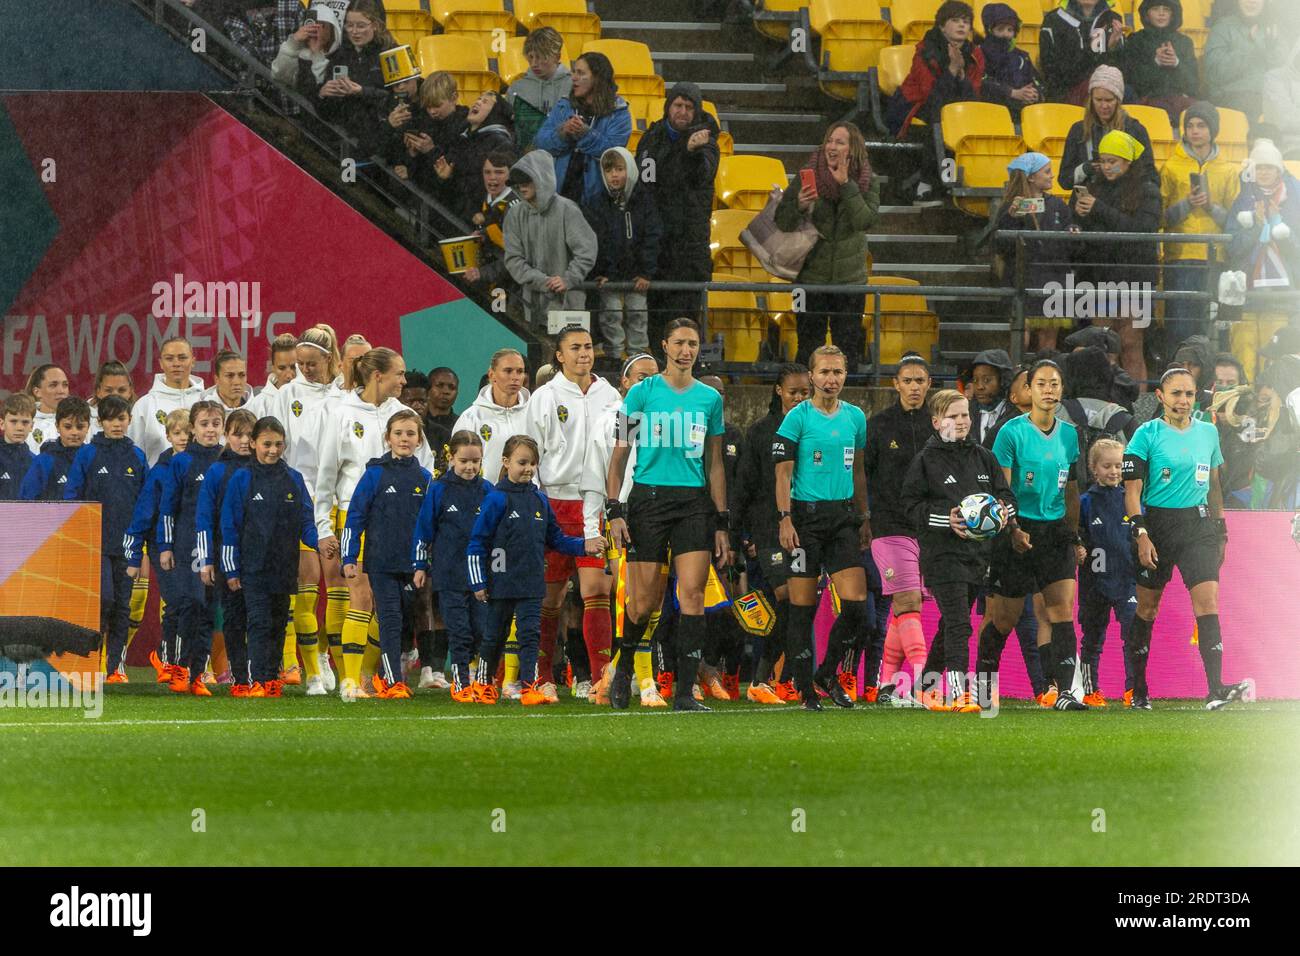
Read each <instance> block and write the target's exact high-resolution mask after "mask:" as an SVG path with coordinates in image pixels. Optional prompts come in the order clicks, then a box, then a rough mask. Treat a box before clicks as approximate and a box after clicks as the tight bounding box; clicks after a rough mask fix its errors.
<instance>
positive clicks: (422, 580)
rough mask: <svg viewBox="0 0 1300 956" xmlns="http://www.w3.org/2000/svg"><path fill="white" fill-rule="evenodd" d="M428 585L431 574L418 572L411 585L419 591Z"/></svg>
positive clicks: (413, 576)
mask: <svg viewBox="0 0 1300 956" xmlns="http://www.w3.org/2000/svg"><path fill="white" fill-rule="evenodd" d="M428 583H429V574H428V572H426V571H416V572H415V574H414V575H412V577H411V584H413V585H414V586H415V589H416V590H417V591H418V590H420V589H421V588H423V587H424V586H425V585H426V584H428Z"/></svg>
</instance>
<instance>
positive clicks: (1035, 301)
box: [994, 152, 1074, 351]
mask: <svg viewBox="0 0 1300 956" xmlns="http://www.w3.org/2000/svg"><path fill="white" fill-rule="evenodd" d="M1007 174H1008V175H1007V185H1006V188H1005V189H1004V190H1003V193H1002V201H1001V202H1000V203H999V204H998V205H997V206H995V207H994V210H995V212H994V216H995V217H996V218H995V219H994V223H995V228H996V229H999V230H1002V229H1008V230H1011V229H1015V230H1024V229H1034V230H1041V231H1044V232H1063V231H1067V230H1069V229H1071V228H1072V227H1073V224H1074V219H1073V216H1071V214H1070V207H1069V206H1067V205H1066V204H1065V202H1064V201H1063V200H1062V199H1061V198H1060V197H1058V196H1053V195H1052V194H1051V193H1050V192H1049V190H1050V189H1051V188H1052V161H1051V160H1050V159H1048V158H1047V157H1046V156H1044V155H1043V154H1042V153H1034V152H1029V153H1024V154H1023V155H1020V156H1017V157H1016V158H1015V159H1013V160H1012V161H1011V163H1010V164H1009V165H1008V166H1007ZM996 248H997V253H998V256H999V257H1000V259H1001V264H1002V284H1003V285H1006V286H1010V285H1014V284H1015V282H1016V259H1015V256H1016V241H1015V240H1014V239H1010V238H1008V239H999V240H998V241H997V243H996ZM1069 268H1070V246H1069V244H1068V243H1066V242H1062V241H1060V240H1059V239H1058V240H1053V239H1031V240H1028V241H1026V242H1025V287H1026V288H1029V289H1041V288H1043V287H1044V286H1045V285H1047V284H1048V283H1049V282H1059V283H1062V284H1064V282H1065V273H1066V271H1067V270H1068V269H1069ZM1043 311H1044V310H1043V297H1042V296H1039V295H1035V296H1031V297H1030V298H1029V299H1028V300H1027V301H1026V303H1025V316H1026V318H1025V331H1026V338H1027V340H1028V341H1027V344H1028V345H1029V348H1030V349H1031V350H1033V351H1037V350H1039V349H1054V348H1056V340H1057V336H1058V335H1059V334H1060V331H1061V329H1063V328H1069V326H1070V324H1071V320H1070V319H1059V318H1058V319H1048V318H1040V316H1042V314H1043ZM1031 316H1032V318H1031Z"/></svg>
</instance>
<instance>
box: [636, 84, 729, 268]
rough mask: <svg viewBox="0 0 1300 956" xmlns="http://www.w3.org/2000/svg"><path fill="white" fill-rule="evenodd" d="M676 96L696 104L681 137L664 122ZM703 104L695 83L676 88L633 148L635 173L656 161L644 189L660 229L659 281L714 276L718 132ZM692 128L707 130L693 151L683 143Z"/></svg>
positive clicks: (676, 85) (671, 90)
mask: <svg viewBox="0 0 1300 956" xmlns="http://www.w3.org/2000/svg"><path fill="white" fill-rule="evenodd" d="M679 96H680V97H685V98H686V99H689V100H690V101H691V102H692V103H694V104H695V122H694V124H693V125H692V126H690V127H688V128H687V130H684V131H682V132H681V133H678V132H676V131H675V130H673V129H672V127H671V126H670V125H669V122H668V108H669V106H670V105H671V104H672V102H673V100H675V99H677V98H678V97H679ZM702 104H703V97H702V95H701V93H700V88H699V87H698V86H696V85H695V84H694V83H677V84H675V85H674V86H673V88H672V89H670V90H669V91H668V96H667V97H666V98H665V100H664V118H663V119H661V120H657V121H656V122H654V123H653V124H651V126H650V128H649V129H648V130H646V132H645V135H644V136H642V137H641V142H640V143H639V144H638V145H637V149H636V164H637V168H638V169H640V170H645V169H646V163H645V161H646V159H653V160H654V171H655V179H654V182H650V181H649V177H646V182H645V183H644V185H645V187H647V188H648V190H649V192H650V193H651V195H652V196H653V197H654V200H655V206H656V208H657V209H658V210H659V221H660V223H661V224H662V225H663V242H662V244H661V245H660V250H659V277H660V278H674V279H695V278H705V279H707V278H708V277H709V275H710V274H711V272H712V267H711V261H710V256H709V217H710V215H711V214H712V212H713V180H714V178H715V177H716V176H717V174H718V160H719V156H720V154H719V152H718V133H719V129H718V124H717V123H716V122H715V121H714V119H713V117H712V116H710V115H709V114H708V113H705V112H704V107H703V105H702ZM696 129H707V130H708V131H709V141H708V142H707V143H706V144H705V145H703V146H701V147H700V148H699V149H696V150H694V151H691V150H688V149H687V148H686V142H687V140H689V139H690V136H691V133H692V132H694V131H695V130H696Z"/></svg>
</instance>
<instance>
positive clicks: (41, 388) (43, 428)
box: [24, 365, 69, 455]
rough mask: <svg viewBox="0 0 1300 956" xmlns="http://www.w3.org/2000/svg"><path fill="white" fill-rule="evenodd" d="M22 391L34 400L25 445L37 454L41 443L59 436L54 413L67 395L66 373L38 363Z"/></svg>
mask: <svg viewBox="0 0 1300 956" xmlns="http://www.w3.org/2000/svg"><path fill="white" fill-rule="evenodd" d="M24 391H26V392H27V394H28V395H30V396H31V397H32V399H33V400H34V401H35V402H36V414H35V416H33V418H32V430H31V431H30V432H28V433H27V447H28V448H30V449H31V450H32V454H34V455H39V454H40V453H41V446H42V445H43V444H45V443H46V442H47V441H55V440H57V439H58V437H59V427H58V424H57V422H56V420H55V416H54V413H55V410H56V409H57V408H58V407H59V402H61V401H63V400H64V399H65V398H67V397H68V394H69V392H68V374H67V373H66V372H65V371H63V369H61V368H59V367H58V366H57V365H39V366H37V367H36V368H35V369H33V370H32V374H31V375H29V376H27V387H26V388H25V389H24Z"/></svg>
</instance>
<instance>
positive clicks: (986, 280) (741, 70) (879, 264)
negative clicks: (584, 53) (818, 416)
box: [595, 0, 1007, 365]
mask: <svg viewBox="0 0 1300 956" xmlns="http://www.w3.org/2000/svg"><path fill="white" fill-rule="evenodd" d="M698 6H699V0H656V2H655V3H654V4H653V5H652V6H651V5H647V4H646V3H645V2H644V0H598V2H597V3H596V4H595V9H596V12H597V13H599V14H600V17H601V23H602V35H603V36H605V37H608V38H611V39H625V40H637V41H640V42H642V43H645V44H646V45H647V46H649V47H650V50H651V54H652V56H653V58H654V62H655V66H656V69H657V70H658V72H659V75H660V76H662V77H663V78H664V85H665V88H667V89H671V88H672V85H673V84H674V83H676V82H679V81H683V80H689V81H691V82H693V83H695V84H696V85H698V86H699V87H700V90H701V91H702V93H703V94H704V98H705V99H706V100H709V101H711V102H712V103H713V104H714V105H715V106H716V107H717V110H718V118H719V119H720V120H721V122H722V125H723V128H724V129H726V130H727V131H728V132H730V133H731V135H732V137H733V138H734V140H735V151H736V153H737V154H740V153H756V154H759V155H765V156H772V157H775V158H777V159H779V160H781V162H782V163H783V165H784V166H785V168H786V172H787V175H788V176H790V177H791V178H793V177H794V176H795V175H796V174H797V171H798V169H799V167H800V166H802V165H803V164H804V162H805V161H806V160H807V158H808V156H809V154H810V153H812V151H813V150H814V149H816V148H817V146H818V145H819V144H820V142H821V138H822V134H823V132H824V131H825V129H826V127H827V126H828V125H829V124H830V123H832V122H834V121H835V120H838V119H843V118H848V119H854V117H852V116H848V115H846V114H849V113H850V111H851V110H852V109H853V107H852V104H849V103H845V102H843V101H840V100H836V99H832V98H831V97H829V96H827V95H825V94H824V93H823V92H822V91H821V89H820V88H819V87H818V85H817V80H816V78H815V77H814V76H812V75H810V74H809V72H808V69H807V66H806V64H805V63H804V61H803V59H802V58H801V57H795V58H791V59H789V60H787V61H786V62H785V63H782V64H780V65H779V66H778V65H776V64H775V61H776V59H777V58H778V56H779V55H780V53H781V52H782V48H781V46H780V44H778V43H776V42H775V41H773V40H771V39H769V38H767V37H764V36H762V35H760V34H759V33H758V31H756V30H755V29H754V28H753V26H752V25H751V24H748V23H745V24H726V23H719V22H718V21H717V20H716V19H714V20H709V21H702V20H700V19H699V15H698V13H697V12H696V8H697V7H698ZM649 16H653V17H654V19H648V17H649ZM856 122H857V123H858V125H859V127H860V128H862V129H863V131H864V135H866V136H867V139H868V150H869V153H870V155H871V159H872V165H873V167H874V168H875V170H876V172H877V173H878V175H879V176H880V179H881V186H882V192H881V203H882V204H881V207H880V212H881V217H880V220H879V221H878V222H877V223H876V225H875V226H874V227H873V228H872V231H871V233H870V235H869V241H870V246H871V252H872V257H873V267H872V271H873V273H874V274H876V275H888V276H901V277H904V278H909V279H915V280H917V281H919V282H920V283H921V284H922V285H951V286H968V287H969V286H980V287H983V286H988V285H989V284H990V283H991V278H990V270H989V259H988V254H987V252H985V253H982V254H981V255H980V256H978V257H976V256H974V255H972V253H971V252H970V251H969V250H968V248H967V245H968V244H967V241H966V238H967V236H968V235H969V234H972V233H974V232H976V231H978V230H979V229H980V228H982V226H983V225H984V224H983V223H982V222H980V221H978V220H975V219H972V218H971V217H969V216H967V215H965V214H963V213H961V212H958V211H957V210H955V209H953V208H950V207H947V206H941V207H936V206H926V207H922V206H914V205H911V204H910V203H908V202H907V201H906V199H905V197H902V196H900V195H899V194H898V193H899V190H898V188H897V184H898V183H900V182H901V181H902V180H904V179H906V178H907V176H908V175H909V174H910V172H911V171H912V169H914V168H915V158H914V157H915V154H914V153H905V152H901V151H899V150H898V149H897V148H895V147H893V146H892V144H888V143H885V142H875V143H874V144H873V142H872V141H873V140H877V141H878V140H879V139H880V137H879V134H878V133H877V132H875V131H874V129H873V126H872V124H871V122H870V119H869V118H868V117H861V116H859V117H857V118H856ZM930 304H931V308H932V309H934V310H935V312H936V313H937V314H938V315H939V317H940V320H941V324H940V343H939V347H940V356H941V360H942V361H943V363H944V364H945V365H955V364H957V363H959V362H960V361H961V360H962V359H964V358H968V357H969V356H970V355H972V354H974V352H976V351H979V350H980V349H982V348H989V347H994V346H997V347H1005V346H1006V338H1007V336H1006V332H1005V328H1006V322H1007V318H1006V316H1005V315H1002V314H1001V313H1004V312H1006V311H1007V310H1006V308H1005V307H1004V306H1000V305H999V304H998V303H996V302H990V301H980V300H977V299H972V298H969V297H961V298H959V297H953V298H944V297H938V296H931V297H930Z"/></svg>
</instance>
